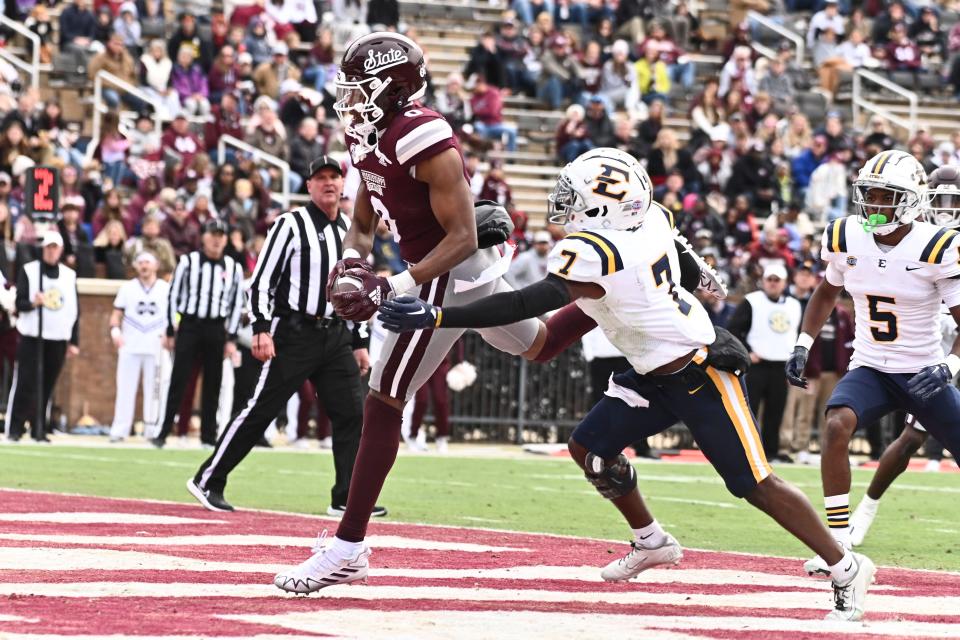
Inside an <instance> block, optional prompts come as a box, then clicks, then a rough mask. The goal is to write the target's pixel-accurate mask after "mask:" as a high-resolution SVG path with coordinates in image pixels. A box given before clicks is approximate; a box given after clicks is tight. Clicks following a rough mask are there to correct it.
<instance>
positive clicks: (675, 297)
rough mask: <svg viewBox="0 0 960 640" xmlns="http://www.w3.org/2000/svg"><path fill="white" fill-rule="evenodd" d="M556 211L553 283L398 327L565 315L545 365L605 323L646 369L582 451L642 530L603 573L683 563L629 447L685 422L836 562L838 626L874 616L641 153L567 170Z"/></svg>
mask: <svg viewBox="0 0 960 640" xmlns="http://www.w3.org/2000/svg"><path fill="white" fill-rule="evenodd" d="M550 202H551V205H552V208H553V209H554V210H555V211H556V212H557V215H555V216H553V217H552V218H551V220H552V221H554V222H564V223H565V224H566V229H567V231H568V232H569V235H568V236H567V237H565V238H564V239H563V240H561V241H560V242H559V243H557V245H556V246H555V247H554V249H553V251H552V252H551V254H550V256H549V259H548V271H549V274H548V276H547V277H546V278H545V279H544V280H541V281H540V282H538V283H535V284H533V285H530V286H528V287H525V288H524V289H521V290H520V291H515V292H510V293H505V294H496V295H492V296H489V297H487V298H485V299H483V300H480V301H478V302H474V303H472V304H468V305H465V306H461V307H444V308H440V307H435V306H433V305H430V304H428V303H426V302H424V301H423V300H418V299H414V298H410V297H402V298H397V299H396V300H393V301H389V302H387V303H385V304H384V305H383V306H382V307H381V308H380V318H381V321H382V322H383V324H384V327H386V328H387V329H390V330H392V331H412V330H418V329H432V328H444V327H448V326H449V327H487V326H498V325H503V324H509V323H512V322H516V321H517V320H519V319H521V318H529V317H536V316H538V315H540V314H542V313H545V312H547V311H551V310H554V309H560V308H561V307H562V309H561V311H559V312H558V313H557V314H555V315H554V316H553V317H551V318H550V320H549V321H548V323H547V329H548V331H547V337H546V342H545V343H544V345H543V346H542V348H541V349H540V350H539V352H538V353H537V354H535V355H534V356H533V358H534V359H536V360H537V361H545V360H547V359H549V358H551V357H553V356H554V355H556V354H557V353H558V352H559V351H561V350H562V349H564V348H565V347H566V346H568V345H569V344H571V343H572V342H573V341H575V340H577V339H579V338H580V337H581V336H582V335H583V334H584V333H585V332H586V331H588V330H590V329H592V328H593V327H595V326H599V327H600V328H601V330H603V332H604V334H605V335H606V336H607V337H608V338H609V339H610V342H611V343H613V345H614V346H616V347H617V348H618V349H619V350H620V351H621V352H622V353H623V354H624V356H625V357H626V358H627V359H628V360H629V362H630V364H631V365H633V368H632V369H631V370H629V371H627V372H625V373H622V374H619V375H615V376H612V377H611V380H610V384H609V387H608V389H607V391H606V394H605V397H604V398H603V399H602V400H601V401H600V402H599V403H598V404H597V405H596V406H595V407H594V408H593V409H592V410H591V411H590V413H589V414H588V415H587V416H586V417H585V418H584V419H583V421H582V422H581V423H580V425H579V426H578V427H577V429H576V430H575V431H574V433H573V436H572V437H571V439H570V443H569V449H570V453H571V455H572V456H573V458H574V460H575V461H576V462H577V464H578V465H579V466H580V467H581V468H582V469H583V470H584V472H585V474H586V477H587V479H588V480H589V481H590V483H591V484H593V486H594V487H595V488H596V489H597V490H598V492H599V493H600V494H601V495H602V496H603V497H605V498H607V499H609V500H611V501H612V502H613V504H614V506H616V507H617V509H619V510H620V512H621V513H622V514H623V516H624V518H625V519H626V520H627V523H628V524H629V526H630V528H631V529H633V533H634V541H633V542H632V543H631V551H630V552H629V553H627V554H626V555H625V556H624V557H623V558H621V559H619V560H616V561H614V562H612V563H610V564H609V565H608V566H607V567H605V568H604V569H603V571H602V573H601V575H602V577H603V578H604V579H605V580H610V581H617V580H629V579H631V578H633V577H636V576H637V575H638V574H639V573H640V572H642V571H643V570H645V569H649V568H650V567H653V566H657V565H662V564H676V563H677V562H679V561H680V559H681V557H682V552H681V550H680V546H679V544H678V543H677V541H676V540H675V539H674V538H673V537H672V536H670V535H669V534H668V533H666V532H665V531H664V530H663V529H662V527H661V526H660V525H659V524H658V523H657V521H656V520H655V519H654V518H653V515H652V514H651V513H650V512H649V510H648V509H647V507H646V505H645V504H644V502H643V499H642V497H641V496H640V492H639V491H638V489H637V476H636V472H635V471H634V469H633V467H632V466H631V465H630V463H629V461H628V460H627V459H626V457H625V456H624V455H623V454H622V453H621V452H622V451H623V449H624V448H625V447H626V446H627V445H629V444H630V443H632V442H635V441H636V440H638V439H641V438H645V437H648V436H650V435H653V434H656V433H658V432H660V431H663V430H664V429H666V428H668V427H670V426H671V425H673V424H675V423H677V422H680V421H682V422H683V423H684V424H685V425H686V426H687V427H688V428H689V429H690V431H691V432H692V433H693V436H694V439H695V440H696V441H697V443H698V445H699V446H700V449H701V450H702V451H703V452H704V455H705V456H706V457H707V459H708V460H709V461H710V462H711V464H713V466H714V468H715V469H716V470H717V472H718V473H719V474H720V475H721V476H722V477H723V479H724V481H725V483H726V485H727V488H728V489H729V491H730V492H731V493H733V494H734V495H736V496H737V497H741V498H746V499H747V501H748V502H750V503H751V504H753V505H754V506H756V507H757V508H759V509H761V510H763V511H764V512H766V513H767V514H769V515H770V516H771V517H773V518H774V519H775V520H776V521H777V522H778V523H780V525H781V526H783V527H784V528H785V529H787V530H788V531H790V532H791V533H792V534H793V535H795V536H796V537H797V538H798V539H800V540H801V541H803V542H804V543H805V544H807V545H808V546H809V547H810V548H811V549H814V550H817V552H818V553H821V554H826V555H827V556H829V561H830V563H831V565H832V567H831V568H832V572H833V576H834V599H835V607H834V609H833V611H831V612H830V614H828V618H831V619H839V620H857V619H860V618H861V617H862V616H863V606H864V597H865V594H866V590H867V587H868V586H869V584H870V581H871V579H872V577H873V574H874V567H873V563H872V562H870V560H869V559H867V558H865V557H863V556H860V555H858V554H851V553H850V552H849V551H845V550H843V549H842V548H841V547H840V546H839V545H838V544H836V542H835V541H834V540H833V539H832V538H831V536H830V533H829V531H828V530H827V528H826V527H825V526H824V525H823V523H822V522H821V521H820V519H819V518H818V517H817V514H816V512H815V511H814V509H813V507H812V506H811V505H810V502H809V501H808V500H807V499H806V497H804V495H803V494H802V493H800V492H799V491H798V490H796V489H795V488H794V487H792V486H791V485H789V484H787V483H786V482H784V481H783V480H781V479H779V478H778V477H777V476H775V475H774V474H773V471H772V470H771V469H770V466H769V465H768V464H767V461H766V459H765V458H764V455H763V448H762V446H761V444H760V438H759V436H758V434H757V428H756V423H755V420H754V417H753V414H752V413H751V412H750V408H749V405H748V402H747V398H746V387H745V383H744V374H743V372H744V371H745V370H746V368H747V367H748V366H749V356H748V354H747V352H746V349H745V348H744V347H743V345H742V344H740V343H739V342H738V341H737V340H736V339H735V338H733V336H731V335H730V334H729V332H726V331H725V330H723V329H718V330H716V331H715V329H714V327H713V325H712V324H711V323H710V320H709V317H708V316H707V313H706V311H705V310H704V308H703V307H702V306H701V304H700V302H699V301H698V300H697V299H696V297H694V296H693V295H692V294H691V293H690V290H691V289H696V288H697V286H698V285H699V284H700V283H701V281H703V283H704V285H705V286H707V287H714V288H715V289H716V291H717V293H718V294H719V295H724V292H723V291H722V288H719V287H718V285H717V284H716V281H715V277H716V276H715V274H712V273H711V272H710V271H709V268H708V267H706V265H705V264H703V263H702V261H700V259H699V258H698V257H697V256H696V255H695V254H694V253H693V252H692V251H691V250H689V249H688V248H687V247H685V246H683V245H682V244H679V243H678V242H677V236H676V234H675V233H674V230H673V229H672V228H671V227H672V225H671V224H670V221H669V217H668V216H669V213H668V212H666V211H665V210H664V209H663V208H662V207H660V206H659V205H657V204H655V203H654V204H653V205H651V191H650V181H649V178H648V176H647V174H646V171H645V170H644V169H643V167H642V166H641V165H640V164H639V163H638V162H637V161H636V159H634V158H633V157H632V156H630V155H629V154H626V153H624V152H621V151H618V150H616V149H608V148H599V149H594V150H593V151H590V152H588V153H586V154H584V155H582V156H580V157H579V158H577V159H576V160H575V161H574V162H572V163H570V164H569V165H567V166H566V167H565V168H564V170H563V172H562V173H561V174H560V177H559V179H558V182H557V187H556V189H555V190H554V192H553V194H552V195H551V197H550ZM571 301H573V302H574V304H572V305H571V304H569V303H570V302H571ZM708 345H709V346H708Z"/></svg>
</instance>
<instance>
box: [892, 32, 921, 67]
mask: <svg viewBox="0 0 960 640" xmlns="http://www.w3.org/2000/svg"><path fill="white" fill-rule="evenodd" d="M921 64H922V61H921V59H920V47H918V46H917V45H916V43H915V42H912V41H911V40H910V38H909V37H907V25H905V24H903V23H902V22H901V23H897V24H896V25H894V27H893V37H891V38H890V43H889V44H888V45H887V65H888V68H889V69H890V70H891V71H922V68H921Z"/></svg>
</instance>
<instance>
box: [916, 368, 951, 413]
mask: <svg viewBox="0 0 960 640" xmlns="http://www.w3.org/2000/svg"><path fill="white" fill-rule="evenodd" d="M952 377H953V376H951V375H950V367H948V366H947V364H946V363H945V362H941V363H940V364H935V365H931V366H929V367H924V368H923V369H920V371H919V373H917V375H915V376H913V377H912V378H910V381H909V382H907V391H909V392H910V395H912V396H913V397H914V398H916V399H917V400H918V401H920V403H921V404H926V402H927V400H929V399H930V398H932V397H933V396H935V395H937V394H938V393H940V392H941V391H943V390H944V389H945V388H946V386H947V385H948V384H950V378H952Z"/></svg>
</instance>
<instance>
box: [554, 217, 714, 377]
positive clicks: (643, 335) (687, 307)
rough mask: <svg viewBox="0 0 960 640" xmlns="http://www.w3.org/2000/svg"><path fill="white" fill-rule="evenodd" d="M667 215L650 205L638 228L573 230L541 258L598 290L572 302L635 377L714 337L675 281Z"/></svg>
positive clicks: (696, 306) (706, 319)
mask: <svg viewBox="0 0 960 640" xmlns="http://www.w3.org/2000/svg"><path fill="white" fill-rule="evenodd" d="M669 215H670V214H669V212H667V211H666V210H665V209H663V208H662V207H660V205H658V204H657V203H652V204H651V205H650V209H649V210H648V211H647V213H646V215H645V216H644V220H643V224H642V225H641V226H640V227H639V228H638V229H636V230H634V231H613V230H606V229H604V230H589V231H580V232H577V233H571V234H570V235H568V236H567V237H565V238H564V239H563V240H561V241H560V242H558V243H557V244H556V245H554V247H553V250H552V251H551V252H550V255H549V257H548V259H547V270H548V271H549V272H550V273H554V274H556V275H558V276H560V277H561V278H566V279H567V280H571V281H575V282H593V283H596V284H598V285H600V286H601V287H603V289H604V290H605V291H606V295H605V296H603V297H602V298H599V299H590V298H580V299H578V300H577V302H576V303H577V305H579V306H580V308H581V309H583V311H584V313H586V314H587V315H588V316H590V317H591V318H593V319H594V320H596V321H597V324H598V325H599V327H600V329H601V330H602V331H603V333H604V335H606V336H607V338H608V339H609V340H610V342H611V343H613V345H614V346H615V347H617V349H619V350H620V351H621V352H622V353H623V355H624V356H625V357H626V358H627V360H629V362H630V364H631V365H633V368H634V369H636V370H637V372H638V373H641V374H643V373H648V372H650V371H653V370H654V369H656V368H657V367H660V366H662V365H664V364H667V363H669V362H672V361H673V360H676V359H677V358H679V357H680V356H682V355H684V354H686V353H689V352H690V351H691V350H693V349H698V348H700V347H703V346H704V345H709V344H711V343H712V342H713V341H714V339H715V337H716V334H715V333H714V330H713V324H712V323H711V322H710V317H709V316H708V315H707V312H706V310H705V309H704V308H703V306H702V305H701V304H700V301H699V300H697V299H696V297H694V295H693V294H692V293H690V292H688V291H687V290H685V289H683V288H682V287H681V286H680V262H679V258H678V257H677V250H676V245H675V244H674V236H673V230H672V228H671V225H670V222H669Z"/></svg>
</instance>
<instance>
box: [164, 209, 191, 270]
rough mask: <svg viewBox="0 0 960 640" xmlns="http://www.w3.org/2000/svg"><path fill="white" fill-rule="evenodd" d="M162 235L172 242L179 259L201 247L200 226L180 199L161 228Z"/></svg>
mask: <svg viewBox="0 0 960 640" xmlns="http://www.w3.org/2000/svg"><path fill="white" fill-rule="evenodd" d="M160 230H161V235H163V237H164V238H166V239H167V240H169V241H170V244H171V245H172V246H173V252H174V253H175V254H176V256H177V259H178V260H179V259H180V256H182V255H183V254H185V253H190V252H191V251H194V250H195V249H198V248H199V247H200V225H199V224H197V221H196V220H194V219H193V218H191V217H190V212H189V211H187V203H186V201H184V200H183V199H182V198H178V199H177V201H176V203H175V204H174V206H173V210H172V211H171V212H170V214H169V215H168V216H167V218H166V220H164V221H163V224H162V225H161V227H160Z"/></svg>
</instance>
